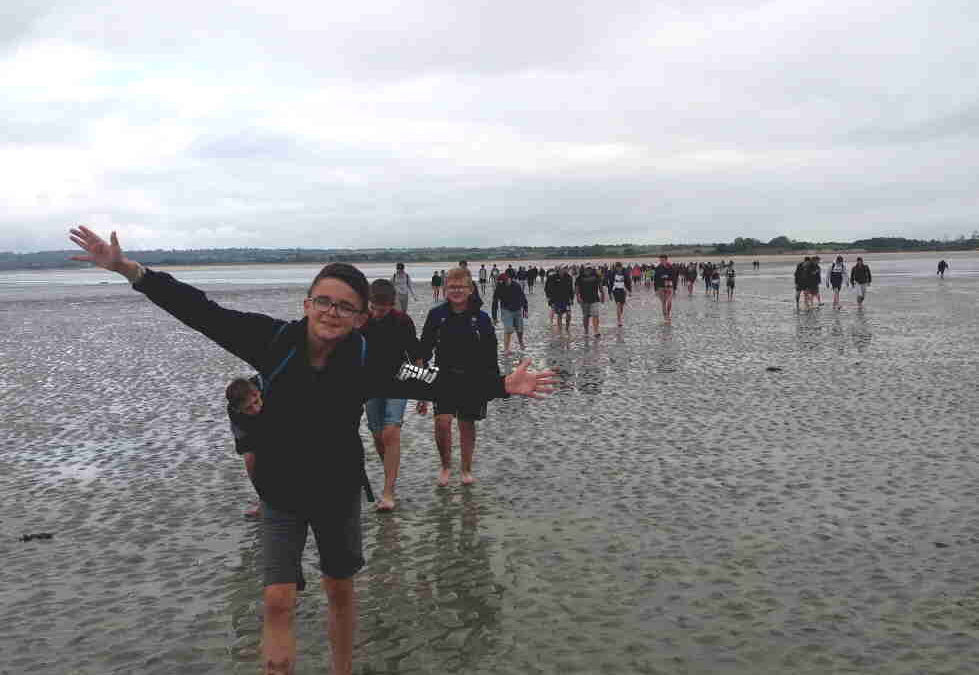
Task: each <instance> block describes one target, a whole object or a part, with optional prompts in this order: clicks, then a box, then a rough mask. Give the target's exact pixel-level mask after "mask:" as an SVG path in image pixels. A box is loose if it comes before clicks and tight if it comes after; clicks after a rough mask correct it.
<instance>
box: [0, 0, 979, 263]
mask: <svg viewBox="0 0 979 675" xmlns="http://www.w3.org/2000/svg"><path fill="white" fill-rule="evenodd" d="M94 7H99V9H98V10H97V11H96V10H94V9H93V8H94ZM977 36H979V2H976V1H975V0H948V1H941V0H933V1H931V2H928V1H924V0H922V1H917V2H908V1H904V0H891V1H889V2H883V1H881V0H862V1H857V0H837V1H834V2H826V0H775V1H772V2H748V1H739V0H715V1H707V2H696V0H676V1H671V2H658V1H656V0H646V1H641V0H635V1H634V0H584V1H574V0H560V1H558V0H519V1H518V0H493V1H492V2H489V1H486V0H480V1H478V2H465V0H462V1H460V0H431V1H428V2H408V1H400V2H399V1H398V0H388V1H384V0H358V1H357V2H337V1H335V0H326V2H315V3H314V2H290V1H288V0H272V1H266V0H247V1H246V0H231V1H228V0H224V1H222V2H215V3H209V2H201V1H200V0H195V1H193V2H191V1H189V0H166V1H164V0H155V1H146V0H64V1H56V0H2V2H0V92H2V94H0V171H2V174H0V250H12V251H20V252H24V251H36V250H48V249H63V248H68V247H69V245H70V244H69V243H68V241H67V238H66V234H65V233H66V230H67V228H68V226H69V225H71V224H73V223H85V224H88V225H90V226H91V227H93V228H96V229H97V230H98V231H101V232H107V231H108V230H110V229H116V230H117V231H118V232H119V234H120V238H121V239H122V243H123V246H124V247H126V248H131V249H136V248H157V247H162V248H191V247H223V246H262V247H293V246H301V247H337V246H340V247H344V246H351V247H386V246H391V247H395V246H438V245H477V246H483V245H498V244H524V245H549V244H568V243H574V244H578V243H595V242H625V241H629V242H637V243H666V242H675V243H679V242H695V241H697V242H712V241H730V240H731V239H733V238H734V237H736V236H752V237H757V238H759V239H762V240H766V241H767V240H768V239H770V238H772V237H774V236H776V235H782V234H785V235H788V236H790V237H793V238H797V239H807V240H819V241H823V240H853V239H857V238H861V237H866V236H876V235H881V236H885V235H890V236H911V237H921V238H931V237H939V238H941V237H945V236H950V237H954V236H957V235H959V234H963V233H965V234H968V233H971V232H972V231H973V230H975V229H979V38H977Z"/></svg>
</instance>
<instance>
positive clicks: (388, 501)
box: [377, 495, 394, 512]
mask: <svg viewBox="0 0 979 675" xmlns="http://www.w3.org/2000/svg"><path fill="white" fill-rule="evenodd" d="M377 510H378V511H383V512H388V511H394V497H388V496H387V495H385V496H384V497H381V501H379V502H378V503H377Z"/></svg>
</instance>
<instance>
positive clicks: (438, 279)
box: [432, 270, 442, 300]
mask: <svg viewBox="0 0 979 675" xmlns="http://www.w3.org/2000/svg"><path fill="white" fill-rule="evenodd" d="M440 295H442V275H441V274H439V271H438V270H435V271H434V272H433V273H432V300H438V299H439V296H440Z"/></svg>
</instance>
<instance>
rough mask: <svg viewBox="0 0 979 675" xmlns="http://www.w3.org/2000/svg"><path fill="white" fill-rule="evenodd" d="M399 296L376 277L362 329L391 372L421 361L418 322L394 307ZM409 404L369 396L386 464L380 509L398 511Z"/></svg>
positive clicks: (376, 358)
mask: <svg viewBox="0 0 979 675" xmlns="http://www.w3.org/2000/svg"><path fill="white" fill-rule="evenodd" d="M396 297H397V291H396V290H395V288H394V284H392V283H391V282H390V281H388V280H387V279H375V280H374V281H373V282H372V283H371V286H370V301H369V307H370V315H369V316H368V319H367V323H366V324H364V327H363V328H361V333H362V334H363V335H364V337H366V338H367V353H368V354H369V355H370V358H371V360H372V361H373V362H374V363H382V364H383V368H384V369H385V370H387V371H390V372H394V371H396V370H397V369H398V367H399V366H400V365H401V364H402V363H405V362H407V363H416V364H420V360H419V359H418V349H419V348H418V334H417V332H416V331H415V324H414V322H413V321H412V320H411V317H410V316H408V315H407V314H405V313H404V312H401V311H399V310H397V309H395V308H394V303H395V299H396ZM407 405H408V400H407V399H404V398H385V397H383V396H378V397H375V398H371V399H368V401H367V403H366V404H365V406H364V410H365V411H366V413H367V428H368V429H370V432H371V436H373V438H374V449H375V450H377V456H378V457H380V459H381V462H382V463H383V465H384V492H383V494H382V495H381V501H379V502H378V503H377V510H378V511H393V510H394V506H395V499H394V486H395V483H396V482H397V480H398V472H399V471H400V468H401V425H402V423H403V421H404V414H405V407H407Z"/></svg>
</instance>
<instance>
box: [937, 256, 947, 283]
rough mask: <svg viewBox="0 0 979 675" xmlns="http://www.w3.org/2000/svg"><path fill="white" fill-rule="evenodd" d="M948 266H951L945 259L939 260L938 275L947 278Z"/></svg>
mask: <svg viewBox="0 0 979 675" xmlns="http://www.w3.org/2000/svg"><path fill="white" fill-rule="evenodd" d="M948 267H949V265H948V263H947V262H945V261H944V260H939V261H938V276H939V277H940V278H942V279H944V278H945V270H947V269H948Z"/></svg>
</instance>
